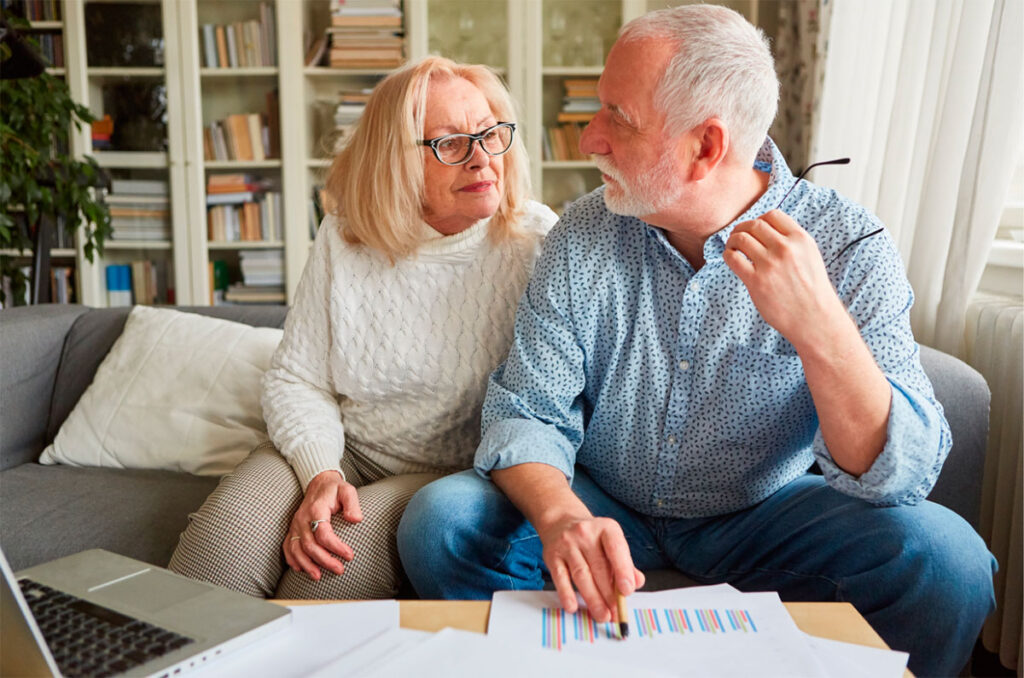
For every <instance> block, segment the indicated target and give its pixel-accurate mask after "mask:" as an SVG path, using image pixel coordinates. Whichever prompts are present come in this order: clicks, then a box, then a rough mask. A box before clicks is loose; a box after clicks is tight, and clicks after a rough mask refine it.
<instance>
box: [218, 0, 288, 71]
mask: <svg viewBox="0 0 1024 678" xmlns="http://www.w3.org/2000/svg"><path fill="white" fill-rule="evenodd" d="M276 31H277V21H276V19H275V18H274V7H273V6H272V5H271V4H270V3H267V2H261V3H260V18H259V20H258V21H257V20H255V19H250V20H249V21H239V22H236V23H231V24H203V26H202V27H201V33H202V45H203V65H204V66H206V67H207V68H252V67H259V66H277V49H276V47H275V45H276V44H277V38H276Z"/></svg>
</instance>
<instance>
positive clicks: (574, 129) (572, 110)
mask: <svg viewBox="0 0 1024 678" xmlns="http://www.w3.org/2000/svg"><path fill="white" fill-rule="evenodd" d="M562 85H563V87H564V88H565V97H564V98H563V99H562V110H561V111H559V113H558V123H559V124H558V125H557V126H555V127H548V128H547V129H545V130H544V159H545V160H586V159H587V157H586V156H585V155H583V154H582V153H580V150H579V145H580V134H581V133H582V132H583V128H584V127H586V125H587V123H589V122H590V120H591V119H592V118H593V117H594V116H595V115H596V114H597V112H598V111H599V110H600V109H601V102H600V101H599V100H598V98H597V78H567V79H565V80H563V81H562Z"/></svg>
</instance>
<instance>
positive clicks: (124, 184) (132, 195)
mask: <svg viewBox="0 0 1024 678" xmlns="http://www.w3.org/2000/svg"><path fill="white" fill-rule="evenodd" d="M106 202H107V204H108V205H110V226H111V228H112V229H113V233H111V235H110V239H111V240H143V241H146V242H154V241H169V240H170V239H171V218H170V216H171V212H170V205H169V199H168V188H167V182H166V181H161V180H151V179H114V180H113V181H112V182H111V187H110V194H109V195H107V196H106Z"/></svg>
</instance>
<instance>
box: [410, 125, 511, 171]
mask: <svg viewBox="0 0 1024 678" xmlns="http://www.w3.org/2000/svg"><path fill="white" fill-rule="evenodd" d="M515 132H516V124H515V123H514V122H499V123H498V124H497V125H494V126H492V127H488V128H487V129H485V130H484V131H483V132H480V134H445V135H444V136H443V137H434V138H433V139H426V140H422V141H420V142H419V143H420V144H421V145H423V146H430V148H431V150H433V151H434V157H435V158H437V159H438V161H439V162H441V163H443V164H445V165H463V164H465V163H467V162H469V159H470V158H472V157H473V142H475V141H478V142H480V148H482V149H484V153H486V154H487V155H502V154H504V153H507V152H508V149H510V148H512V138H513V137H514V136H515Z"/></svg>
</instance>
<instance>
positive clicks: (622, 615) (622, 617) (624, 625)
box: [615, 591, 629, 639]
mask: <svg viewBox="0 0 1024 678" xmlns="http://www.w3.org/2000/svg"><path fill="white" fill-rule="evenodd" d="M615 606H616V608H618V613H619V638H620V639H623V638H625V637H626V636H628V635H629V622H627V621H626V619H628V617H626V596H624V595H622V594H621V593H619V592H618V591H616V592H615Z"/></svg>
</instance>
